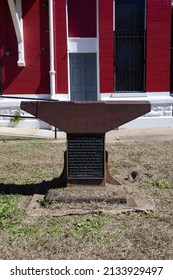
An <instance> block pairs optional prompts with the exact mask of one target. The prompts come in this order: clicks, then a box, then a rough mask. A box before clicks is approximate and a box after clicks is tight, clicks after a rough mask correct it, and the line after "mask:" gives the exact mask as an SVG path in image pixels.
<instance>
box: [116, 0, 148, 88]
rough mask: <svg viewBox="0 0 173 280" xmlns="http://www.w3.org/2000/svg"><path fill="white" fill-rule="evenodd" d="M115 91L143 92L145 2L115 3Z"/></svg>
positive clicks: (136, 0)
mask: <svg viewBox="0 0 173 280" xmlns="http://www.w3.org/2000/svg"><path fill="white" fill-rule="evenodd" d="M114 9H115V11H114V14H115V31H114V56H115V63H114V66H115V70H114V72H115V91H116V92H124V91H126V92H143V91H144V80H145V79H144V73H145V71H144V68H145V65H144V60H145V55H144V52H145V48H144V44H145V0H115V5H114Z"/></svg>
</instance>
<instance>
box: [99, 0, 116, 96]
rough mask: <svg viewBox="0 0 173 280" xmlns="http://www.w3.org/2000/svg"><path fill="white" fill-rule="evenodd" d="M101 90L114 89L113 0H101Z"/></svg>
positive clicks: (102, 91) (104, 91) (103, 91)
mask: <svg viewBox="0 0 173 280" xmlns="http://www.w3.org/2000/svg"><path fill="white" fill-rule="evenodd" d="M99 40H100V92H101V93H107V92H108V93H110V92H113V91H114V50H113V49H114V42H113V1H112V0H106V1H105V0H100V1H99Z"/></svg>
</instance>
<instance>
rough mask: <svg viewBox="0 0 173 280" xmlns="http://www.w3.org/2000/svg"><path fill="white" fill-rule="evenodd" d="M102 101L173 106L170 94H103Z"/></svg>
mask: <svg viewBox="0 0 173 280" xmlns="http://www.w3.org/2000/svg"><path fill="white" fill-rule="evenodd" d="M101 100H109V101H122V100H124V101H128V100H129V101H130V100H133V101H142V100H148V101H150V102H151V103H152V104H158V103H160V104H161V103H163V104H173V97H172V96H171V95H170V92H144V93H130V92H129V93H101Z"/></svg>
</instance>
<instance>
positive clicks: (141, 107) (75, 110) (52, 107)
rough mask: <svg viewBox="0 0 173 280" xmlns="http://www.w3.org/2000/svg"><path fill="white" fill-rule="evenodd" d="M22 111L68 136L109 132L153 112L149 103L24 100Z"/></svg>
mask: <svg viewBox="0 0 173 280" xmlns="http://www.w3.org/2000/svg"><path fill="white" fill-rule="evenodd" d="M21 109H22V110H24V111H26V112H28V113H30V114H32V115H33V116H35V117H36V118H38V119H40V120H43V121H45V122H47V123H48V124H50V125H52V126H54V127H56V128H58V129H59V130H61V131H64V132H66V133H106V132H108V131H110V130H112V129H115V128H117V127H119V126H121V125H123V124H125V123H127V122H129V121H132V120H134V119H136V118H138V117H140V116H142V115H144V114H146V113H148V112H150V110H151V104H150V103H149V102H148V101H79V102H78V101H76V102H71V101H64V102H61V101H51V100H50V101H29V102H28V101H22V102H21Z"/></svg>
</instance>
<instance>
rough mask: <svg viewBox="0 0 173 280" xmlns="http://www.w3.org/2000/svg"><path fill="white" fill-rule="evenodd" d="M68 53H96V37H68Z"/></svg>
mask: <svg viewBox="0 0 173 280" xmlns="http://www.w3.org/2000/svg"><path fill="white" fill-rule="evenodd" d="M68 52H69V53H96V52H97V39H96V38H74V37H73V38H72V37H69V38H68Z"/></svg>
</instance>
